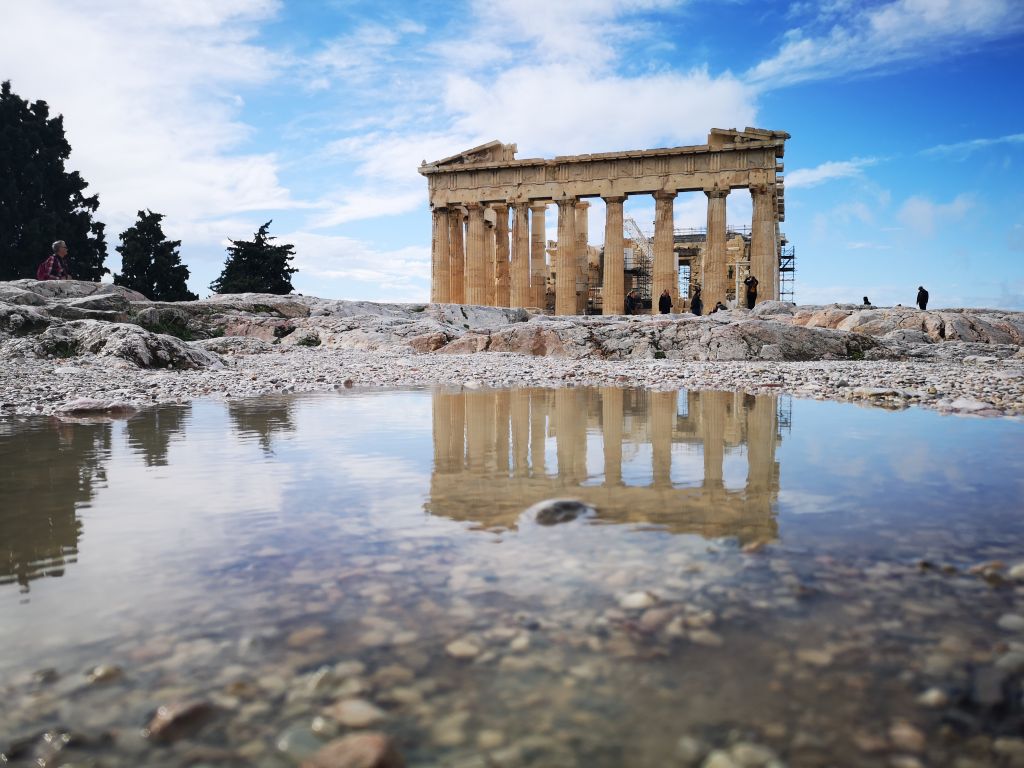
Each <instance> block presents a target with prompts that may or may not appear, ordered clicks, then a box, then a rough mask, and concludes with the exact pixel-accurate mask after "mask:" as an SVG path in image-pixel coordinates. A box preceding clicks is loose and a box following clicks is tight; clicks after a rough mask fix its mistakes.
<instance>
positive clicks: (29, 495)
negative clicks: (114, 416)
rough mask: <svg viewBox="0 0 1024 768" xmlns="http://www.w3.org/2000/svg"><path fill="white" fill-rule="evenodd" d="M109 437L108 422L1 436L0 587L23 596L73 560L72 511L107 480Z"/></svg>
mask: <svg viewBox="0 0 1024 768" xmlns="http://www.w3.org/2000/svg"><path fill="white" fill-rule="evenodd" d="M110 433H111V425H110V424H109V423H101V424H90V423H82V424H71V423H66V422H61V421H58V420H56V419H53V420H48V421H42V420H41V421H37V422H35V423H34V424H33V426H32V428H30V429H26V430H24V431H22V432H20V434H17V435H10V434H6V433H0V499H2V500H3V504H2V509H0V584H9V583H12V582H17V583H18V584H19V585H20V586H21V588H22V591H23V592H27V591H28V587H29V582H30V581H32V580H33V579H38V578H41V577H43V576H61V575H63V573H64V568H65V566H66V565H67V564H69V563H74V562H75V561H76V558H77V555H78V541H79V538H80V537H81V535H82V525H81V522H80V521H79V519H78V515H77V509H78V508H79V507H80V506H81V505H85V504H87V503H88V502H90V501H91V500H92V498H93V494H94V491H95V487H96V486H98V485H100V484H102V483H104V482H105V481H106V470H105V468H104V462H105V460H106V458H107V457H108V455H109V452H110V443H111V434H110ZM26 468H28V470H29V471H26Z"/></svg>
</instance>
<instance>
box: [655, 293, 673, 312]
mask: <svg viewBox="0 0 1024 768" xmlns="http://www.w3.org/2000/svg"><path fill="white" fill-rule="evenodd" d="M658 311H659V312H661V314H663V315H667V314H668V313H669V312H671V311H672V294H670V293H669V292H668V288H666V289H665V290H664V291H662V292H661V296H659V297H658Z"/></svg>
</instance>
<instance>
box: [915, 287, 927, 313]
mask: <svg viewBox="0 0 1024 768" xmlns="http://www.w3.org/2000/svg"><path fill="white" fill-rule="evenodd" d="M917 306H919V307H920V308H921V309H922V310H925V309H928V291H926V290H925V289H924V286H923V285H919V286H917Z"/></svg>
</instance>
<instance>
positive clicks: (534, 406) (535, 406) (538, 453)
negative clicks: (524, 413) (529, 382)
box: [530, 389, 548, 477]
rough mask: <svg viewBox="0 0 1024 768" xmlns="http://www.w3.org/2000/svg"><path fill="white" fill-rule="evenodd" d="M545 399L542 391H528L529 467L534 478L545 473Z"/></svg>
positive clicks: (546, 433) (546, 432) (546, 411)
mask: <svg viewBox="0 0 1024 768" xmlns="http://www.w3.org/2000/svg"><path fill="white" fill-rule="evenodd" d="M547 398H548V393H547V392H545V391H544V390H542V389H531V390H530V466H531V467H532V468H533V474H534V476H535V477H539V476H543V475H544V474H545V473H546V472H547V455H546V452H547V438H548V427H547V417H548V405H547Z"/></svg>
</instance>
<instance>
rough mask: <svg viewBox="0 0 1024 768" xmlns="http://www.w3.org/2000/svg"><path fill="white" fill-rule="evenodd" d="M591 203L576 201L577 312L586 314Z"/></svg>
mask: <svg viewBox="0 0 1024 768" xmlns="http://www.w3.org/2000/svg"><path fill="white" fill-rule="evenodd" d="M589 210H590V203H588V202H587V201H586V200H580V201H579V202H577V203H576V314H577V315H584V314H586V312H587V299H588V298H589V297H588V293H589V291H588V290H587V289H588V287H589V286H588V283H589V281H588V279H587V278H588V277H589V273H590V259H589V257H588V254H587V241H588V240H589V239H590V238H589V233H590V222H589V214H588V212H589Z"/></svg>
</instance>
